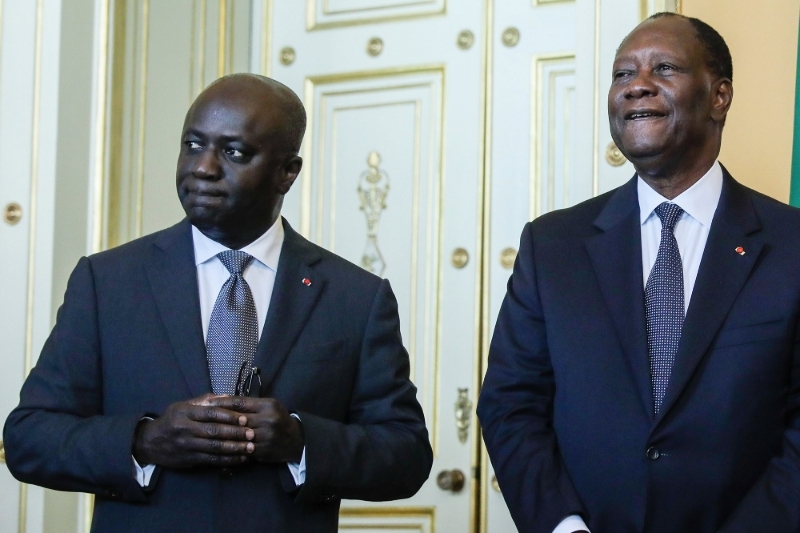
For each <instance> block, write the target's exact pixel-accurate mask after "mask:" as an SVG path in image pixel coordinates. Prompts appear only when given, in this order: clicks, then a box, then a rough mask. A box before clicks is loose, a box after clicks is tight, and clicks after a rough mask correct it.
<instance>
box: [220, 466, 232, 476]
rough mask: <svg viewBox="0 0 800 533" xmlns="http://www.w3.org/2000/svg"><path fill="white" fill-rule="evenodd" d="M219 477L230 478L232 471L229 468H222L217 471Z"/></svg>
mask: <svg viewBox="0 0 800 533" xmlns="http://www.w3.org/2000/svg"><path fill="white" fill-rule="evenodd" d="M219 477H221V478H230V477H233V472H231V469H230V468H223V469H222V470H220V471H219Z"/></svg>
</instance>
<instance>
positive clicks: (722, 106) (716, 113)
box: [711, 78, 733, 124]
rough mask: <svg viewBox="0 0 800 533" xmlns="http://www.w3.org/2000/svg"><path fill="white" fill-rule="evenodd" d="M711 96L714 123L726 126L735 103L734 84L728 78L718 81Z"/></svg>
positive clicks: (712, 87) (712, 88)
mask: <svg viewBox="0 0 800 533" xmlns="http://www.w3.org/2000/svg"><path fill="white" fill-rule="evenodd" d="M711 96H712V98H713V100H712V103H711V118H712V119H713V120H714V122H718V123H720V124H724V123H725V117H727V116H728V110H729V109H730V108H731V103H732V102H733V82H732V81H731V80H729V79H728V78H720V79H718V80H717V81H715V82H714V85H712V86H711Z"/></svg>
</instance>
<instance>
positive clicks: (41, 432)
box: [3, 257, 146, 501]
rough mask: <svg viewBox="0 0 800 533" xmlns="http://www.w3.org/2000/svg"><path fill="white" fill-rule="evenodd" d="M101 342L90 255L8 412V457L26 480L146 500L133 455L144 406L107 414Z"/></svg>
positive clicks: (13, 469) (18, 475)
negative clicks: (138, 410)
mask: <svg viewBox="0 0 800 533" xmlns="http://www.w3.org/2000/svg"><path fill="white" fill-rule="evenodd" d="M101 349H102V348H101V343H100V338H99V332H98V317H97V300H96V295H95V286H94V280H93V274H92V267H91V263H90V261H89V259H87V258H85V257H84V258H82V259H81V260H80V261H79V262H78V265H77V266H76V267H75V270H74V271H73V273H72V275H71V277H70V280H69V284H68V286H67V292H66V295H65V297H64V304H63V305H62V306H61V308H60V309H59V311H58V317H57V320H56V326H55V327H54V328H53V331H52V332H51V334H50V337H49V338H48V339H47V342H46V343H45V345H44V348H43V349H42V353H41V355H40V356H39V360H38V362H37V363H36V366H35V367H34V368H33V370H31V373H30V375H29V376H28V377H27V379H26V380H25V383H24V384H23V386H22V391H21V392H20V403H19V405H18V406H17V407H16V408H15V409H14V410H13V411H12V412H11V414H10V415H9V417H8V419H7V420H6V423H5V427H4V429H3V438H4V441H5V448H6V463H7V465H8V468H9V470H10V471H11V473H12V474H13V475H14V477H15V478H17V479H18V480H20V481H22V482H25V483H32V484H36V485H41V486H44V487H48V488H51V489H56V490H65V491H80V492H89V493H95V494H98V495H101V496H105V497H109V498H113V499H124V500H128V501H145V499H146V498H145V495H144V492H143V491H142V489H141V488H140V487H139V485H138V484H137V483H136V481H135V479H134V476H133V462H132V457H131V449H132V443H133V435H134V430H135V427H136V424H137V423H138V421H139V419H140V418H141V416H142V414H133V415H129V416H106V415H104V414H103V386H102V382H103V381H102V380H103V377H102V373H103V369H102V367H101V357H100V355H101V353H100V352H101Z"/></svg>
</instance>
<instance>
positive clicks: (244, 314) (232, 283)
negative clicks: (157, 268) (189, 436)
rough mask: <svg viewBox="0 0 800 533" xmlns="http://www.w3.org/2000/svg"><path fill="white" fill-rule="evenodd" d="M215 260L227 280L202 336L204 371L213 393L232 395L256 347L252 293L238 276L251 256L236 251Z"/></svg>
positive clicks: (255, 319)
mask: <svg viewBox="0 0 800 533" xmlns="http://www.w3.org/2000/svg"><path fill="white" fill-rule="evenodd" d="M217 257H218V258H219V260H220V261H221V262H222V264H223V265H225V268H227V269H228V272H230V274H231V277H230V278H228V281H226V282H225V284H224V285H223V286H222V288H221V289H220V291H219V296H217V301H216V303H215V304H214V310H213V311H212V312H211V320H210V322H209V324H208V334H207V335H206V351H207V354H208V369H209V372H210V374H211V388H212V390H213V391H214V394H236V393H237V392H238V391H237V385H238V384H239V382H240V380H241V376H246V375H247V374H249V370H250V366H251V365H252V364H253V356H254V355H255V353H256V345H258V318H257V317H256V305H255V302H254V301H253V293H252V292H250V286H249V285H248V284H247V282H246V281H245V280H244V278H243V277H242V273H243V272H244V270H245V269H246V268H247V267H248V265H250V263H251V262H252V261H253V257H252V256H250V255H248V254H246V253H244V252H242V251H239V250H227V251H225V252H220V253H218V254H217Z"/></svg>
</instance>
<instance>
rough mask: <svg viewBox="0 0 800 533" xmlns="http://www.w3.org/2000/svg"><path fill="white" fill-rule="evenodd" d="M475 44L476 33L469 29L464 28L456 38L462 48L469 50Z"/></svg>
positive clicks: (457, 43)
mask: <svg viewBox="0 0 800 533" xmlns="http://www.w3.org/2000/svg"><path fill="white" fill-rule="evenodd" d="M473 44H475V34H474V33H472V32H471V31H469V30H462V31H461V33H459V34H458V37H457V38H456V45H457V46H458V47H459V48H461V49H462V50H469V49H470V48H472V45H473Z"/></svg>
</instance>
